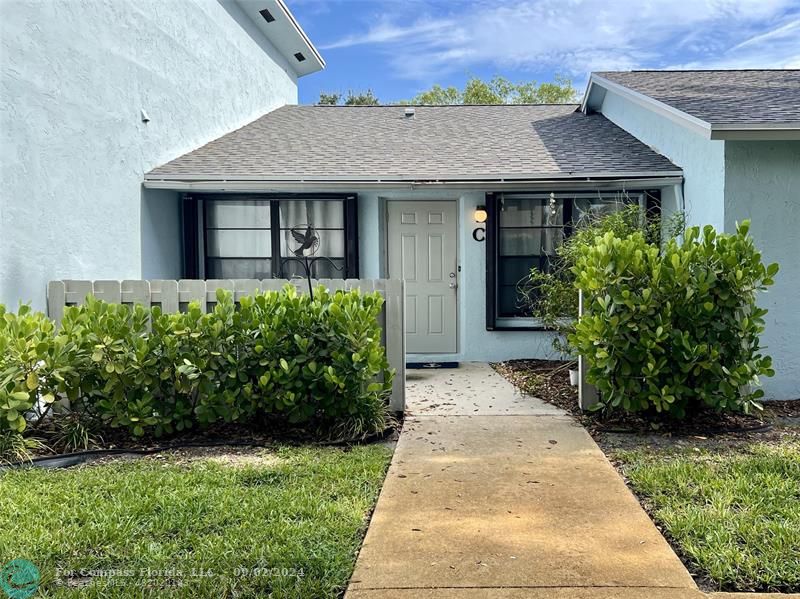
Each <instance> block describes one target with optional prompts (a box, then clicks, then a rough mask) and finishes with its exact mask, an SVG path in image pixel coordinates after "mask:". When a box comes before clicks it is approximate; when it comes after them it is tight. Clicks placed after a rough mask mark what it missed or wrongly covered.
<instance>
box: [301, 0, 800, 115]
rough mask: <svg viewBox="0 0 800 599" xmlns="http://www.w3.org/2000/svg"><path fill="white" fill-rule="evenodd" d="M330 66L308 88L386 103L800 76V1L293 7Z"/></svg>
mask: <svg viewBox="0 0 800 599" xmlns="http://www.w3.org/2000/svg"><path fill="white" fill-rule="evenodd" d="M287 4H288V6H289V8H290V9H291V10H292V12H293V13H294V14H295V16H296V17H297V19H298V21H299V22H300V24H301V25H302V27H303V29H305V31H306V33H307V34H308V35H309V37H311V39H312V41H313V42H314V44H315V45H316V46H317V48H318V49H319V50H320V52H321V53H322V55H323V56H324V57H325V60H326V62H327V63H328V67H327V69H325V70H324V71H323V72H321V73H316V74H313V75H309V76H307V77H303V78H302V79H301V80H300V102H301V103H304V104H307V103H314V102H316V101H317V99H318V97H319V93H320V91H328V92H331V91H342V92H346V91H347V90H348V89H354V90H362V89H367V88H371V89H372V90H373V91H374V92H375V93H376V94H377V96H378V97H379V98H380V99H381V101H382V102H384V103H388V102H390V101H396V100H402V99H407V98H410V97H412V96H414V95H415V94H416V93H417V92H419V91H421V90H424V89H427V88H429V87H430V86H431V85H433V84H434V83H439V84H441V85H444V86H447V85H457V86H461V85H463V83H464V82H465V81H466V80H467V79H468V78H469V77H470V76H472V75H477V76H479V77H491V76H492V75H494V74H502V75H505V76H506V77H508V78H510V79H512V80H514V81H527V80H531V79H532V80H536V81H540V82H541V81H548V80H551V79H552V77H553V74H554V73H562V74H564V75H566V76H568V77H570V78H572V80H573V82H574V85H575V86H576V87H577V88H578V89H579V90H580V91H582V90H583V86H584V84H585V82H586V79H587V76H588V73H589V72H591V71H597V70H615V69H617V70H620V69H637V68H639V69H641V68H658V69H661V68H800V0H692V1H686V0H640V1H635V0H633V1H631V0H287Z"/></svg>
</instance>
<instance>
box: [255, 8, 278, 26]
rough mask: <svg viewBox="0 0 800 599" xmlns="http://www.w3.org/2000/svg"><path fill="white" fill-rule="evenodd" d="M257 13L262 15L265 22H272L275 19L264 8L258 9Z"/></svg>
mask: <svg viewBox="0 0 800 599" xmlns="http://www.w3.org/2000/svg"><path fill="white" fill-rule="evenodd" d="M258 14H260V15H261V16H262V17H264V20H265V21H266V22H267V23H272V21H274V20H275V17H273V16H272V13H271V12H269V11H268V10H267V9H266V8H265V9H264V10H259V11H258Z"/></svg>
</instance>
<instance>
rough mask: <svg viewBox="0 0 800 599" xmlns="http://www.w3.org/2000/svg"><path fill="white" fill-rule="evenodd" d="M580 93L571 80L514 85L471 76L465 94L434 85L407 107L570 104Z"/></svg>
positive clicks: (504, 80) (502, 79)
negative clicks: (429, 105) (432, 105)
mask: <svg viewBox="0 0 800 599" xmlns="http://www.w3.org/2000/svg"><path fill="white" fill-rule="evenodd" d="M575 96H576V90H575V88H574V87H572V81H570V80H569V79H568V78H567V77H563V76H561V75H556V76H555V79H554V81H552V82H548V83H541V84H537V83H536V82H535V81H529V82H525V83H513V82H512V81H510V80H509V79H507V78H506V77H503V76H501V75H495V76H494V77H493V78H492V79H491V80H490V81H483V80H482V79H479V78H478V77H471V78H470V79H469V81H467V84H466V85H465V86H464V89H463V91H462V90H459V89H458V88H456V87H454V86H449V87H446V88H443V87H442V86H441V85H434V86H433V87H432V88H431V89H429V90H427V91H424V92H421V93H419V94H417V95H416V96H414V97H413V98H412V99H411V100H407V101H405V102H402V103H403V104H566V103H569V102H573V101H574V100H575Z"/></svg>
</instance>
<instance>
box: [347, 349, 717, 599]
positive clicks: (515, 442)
mask: <svg viewBox="0 0 800 599" xmlns="http://www.w3.org/2000/svg"><path fill="white" fill-rule="evenodd" d="M408 402H409V413H410V415H409V416H408V417H407V419H406V422H405V426H404V429H403V433H402V435H401V437H400V440H399V442H398V446H397V450H396V453H395V455H394V459H393V461H392V465H391V467H390V470H389V474H388V476H387V479H386V482H385V484H384V487H383V490H382V492H381V496H380V499H379V501H378V505H377V507H376V510H375V513H374V515H373V517H372V522H371V524H370V527H369V531H368V532H367V536H366V539H365V541H364V545H363V547H362V549H361V553H360V555H359V558H358V562H357V564H356V569H355V572H354V574H353V577H352V579H351V582H350V587H349V589H348V593H347V597H348V598H349V599H369V598H372V597H397V598H402V599H405V598H409V599H410V598H411V597H422V598H438V597H443V598H451V597H453V598H455V597H465V598H466V599H473V598H474V599H478V598H484V597H486V598H494V597H497V598H517V597H520V598H521V597H533V598H538V597H542V598H544V597H554V598H561V597H564V598H567V597H570V598H572V597H574V598H578V599H581V598H583V597H586V598H589V597H597V598H611V597H619V598H621V599H628V598H631V599H632V598H636V597H647V598H648V599H661V598H664V599H666V598H676V599H680V598H683V597H686V598H692V597H697V598H700V597H703V595H702V594H701V593H700V592H699V591H698V590H697V588H696V586H695V585H694V582H693V581H692V579H691V577H690V576H689V574H688V572H687V571H686V569H685V568H684V567H683V565H682V564H681V562H680V561H679V560H678V558H677V557H676V556H675V554H674V553H673V552H672V550H671V548H670V547H669V545H668V544H667V543H666V541H665V540H664V539H663V537H662V536H661V535H660V534H659V532H658V531H657V530H656V528H655V527H654V526H653V524H652V522H651V521H650V519H649V518H648V516H647V515H646V514H645V513H644V511H643V510H642V509H641V507H640V506H639V504H638V502H637V501H636V499H635V498H634V497H633V495H632V494H631V493H630V491H628V489H627V487H626V486H625V483H624V482H623V481H622V479H621V478H620V477H619V475H618V474H617V473H616V471H615V470H614V468H613V467H612V466H611V464H610V463H609V462H608V461H607V460H606V458H605V456H604V455H603V453H602V452H601V451H600V449H599V448H598V447H597V445H595V443H594V441H592V439H591V437H589V435H588V434H587V433H586V431H585V430H584V429H583V428H582V427H580V426H579V425H576V424H575V423H574V422H573V421H572V420H571V419H570V418H569V417H567V416H566V415H565V414H564V413H563V412H561V411H560V410H558V409H556V408H554V407H553V406H551V405H549V404H545V403H543V402H540V401H539V400H536V399H534V398H530V397H523V396H521V395H520V394H518V393H517V392H516V391H515V389H514V388H513V387H512V385H511V384H510V383H508V382H507V381H505V379H503V378H502V377H501V376H500V375H498V374H496V373H495V372H494V371H493V370H492V369H491V368H490V367H489V366H488V365H476V364H475V365H474V364H469V365H464V367H462V368H459V369H457V370H432V371H410V377H409V386H408Z"/></svg>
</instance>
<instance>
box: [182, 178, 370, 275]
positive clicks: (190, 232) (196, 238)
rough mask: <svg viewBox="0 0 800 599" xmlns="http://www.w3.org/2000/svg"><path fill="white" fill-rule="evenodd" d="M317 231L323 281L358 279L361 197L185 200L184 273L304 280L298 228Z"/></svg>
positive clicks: (315, 265) (317, 270)
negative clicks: (294, 233)
mask: <svg viewBox="0 0 800 599" xmlns="http://www.w3.org/2000/svg"><path fill="white" fill-rule="evenodd" d="M309 225H310V226H313V227H314V229H315V231H316V233H317V235H318V236H319V246H318V249H317V251H316V252H315V253H314V254H313V255H312V256H309V263H310V264H309V266H310V270H311V276H312V277H314V278H318V279H342V278H357V277H358V243H357V236H356V235H357V233H356V232H357V222H356V196H354V195H347V196H343V195H333V194H326V195H319V194H316V195H313V196H312V195H306V194H303V195H300V194H296V195H280V196H277V195H274V196H273V195H257V196H256V195H224V194H214V195H211V194H204V195H192V196H186V198H185V199H184V238H185V241H184V247H185V258H184V261H185V265H186V268H185V271H186V272H185V273H184V275H185V276H187V277H188V278H205V279H269V278H284V279H289V278H292V277H294V276H301V277H305V268H304V259H303V258H302V257H298V256H296V255H295V253H294V251H293V250H294V249H295V248H296V241H295V240H294V238H293V237H292V228H293V227H303V228H305V227H306V226H309Z"/></svg>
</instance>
